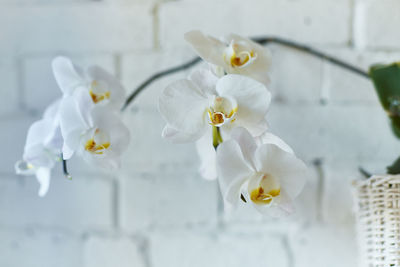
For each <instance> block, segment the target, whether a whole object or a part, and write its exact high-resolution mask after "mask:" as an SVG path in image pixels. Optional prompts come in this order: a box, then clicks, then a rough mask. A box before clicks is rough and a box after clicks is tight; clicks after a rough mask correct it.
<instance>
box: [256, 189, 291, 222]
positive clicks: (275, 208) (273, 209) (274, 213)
mask: <svg viewBox="0 0 400 267" xmlns="http://www.w3.org/2000/svg"><path fill="white" fill-rule="evenodd" d="M280 201H281V203H279V204H276V205H272V206H265V205H257V204H255V203H253V202H251V201H250V202H251V203H252V205H253V207H254V208H255V209H256V210H257V211H258V212H259V213H261V214H263V215H266V216H270V217H273V218H282V217H287V216H289V215H290V214H292V213H294V212H295V209H294V206H293V203H292V201H291V200H290V198H289V197H288V196H287V194H286V192H285V191H284V190H281V195H280Z"/></svg>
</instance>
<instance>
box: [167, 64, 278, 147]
mask: <svg viewBox="0 0 400 267" xmlns="http://www.w3.org/2000/svg"><path fill="white" fill-rule="evenodd" d="M270 101H271V94H270V93H269V91H268V90H267V88H266V87H265V86H264V85H263V84H262V83H260V82H258V81H255V80H253V79H251V78H248V77H245V76H241V75H236V74H228V75H225V76H223V77H222V78H219V79H218V78H217V77H216V76H214V75H213V74H212V73H211V72H210V71H205V70H199V71H196V72H195V73H194V74H193V75H192V76H191V78H190V79H184V80H180V81H176V82H174V83H172V84H170V85H169V86H168V87H167V88H166V89H165V90H164V92H163V94H162V95H161V97H160V100H159V110H160V113H161V115H162V116H163V117H164V119H165V120H166V122H167V126H166V127H165V128H164V131H163V137H165V138H168V139H170V140H172V141H173V142H178V143H179V142H181V143H182V142H190V141H196V140H198V139H200V138H201V137H202V136H203V135H204V134H205V132H206V130H207V129H209V127H212V126H215V127H219V128H220V129H221V130H222V131H223V132H229V131H230V130H231V129H233V128H234V127H237V126H242V127H244V128H246V129H247V130H249V131H250V132H251V133H252V134H253V135H255V136H257V135H260V134H262V133H264V132H265V131H266V129H267V123H266V120H265V115H266V113H267V110H268V107H269V104H270Z"/></svg>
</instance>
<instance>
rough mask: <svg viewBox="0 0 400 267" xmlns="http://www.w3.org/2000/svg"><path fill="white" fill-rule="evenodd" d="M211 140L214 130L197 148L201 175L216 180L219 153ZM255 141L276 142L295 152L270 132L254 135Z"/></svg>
mask: <svg viewBox="0 0 400 267" xmlns="http://www.w3.org/2000/svg"><path fill="white" fill-rule="evenodd" d="M222 139H223V140H224V141H228V140H229V139H230V136H229V135H224V136H223V137H222ZM210 140H212V132H211V131H207V133H206V134H205V135H204V136H203V137H202V138H200V139H199V140H197V141H196V150H197V154H198V155H199V159H200V168H199V172H200V175H201V176H202V177H203V178H204V179H207V180H214V179H216V178H217V162H216V160H217V159H216V157H217V153H216V151H215V148H214V146H213V145H212V143H211V142H210ZM254 141H255V142H256V144H257V145H262V144H274V145H276V146H278V147H280V148H281V149H283V150H285V151H286V152H288V153H293V150H292V148H291V147H290V146H289V145H288V144H286V143H285V142H284V141H283V140H282V139H280V138H279V137H278V136H276V135H274V134H272V133H270V132H265V133H263V134H262V135H261V136H257V137H254Z"/></svg>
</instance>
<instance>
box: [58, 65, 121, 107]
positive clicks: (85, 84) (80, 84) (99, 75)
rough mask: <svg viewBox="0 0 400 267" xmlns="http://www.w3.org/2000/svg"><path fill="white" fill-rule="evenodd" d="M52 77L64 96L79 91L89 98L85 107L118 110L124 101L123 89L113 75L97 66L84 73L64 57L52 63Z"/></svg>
mask: <svg viewBox="0 0 400 267" xmlns="http://www.w3.org/2000/svg"><path fill="white" fill-rule="evenodd" d="M52 66H53V73H54V77H55V79H56V81H57V83H58V86H59V87H60V89H61V91H62V92H63V94H64V95H65V96H71V95H74V94H75V93H76V91H77V90H81V91H83V92H85V93H86V94H88V95H89V96H90V98H88V99H89V101H88V103H86V104H85V105H92V106H93V105H100V106H104V105H107V106H109V107H111V108H114V109H115V110H119V109H120V108H121V107H122V104H123V102H124V100H125V89H124V87H123V86H122V85H121V83H120V82H119V81H118V79H116V78H115V77H114V76H113V75H111V74H109V73H108V72H107V71H105V70H104V69H102V68H101V67H99V66H90V67H89V68H88V69H87V70H86V71H85V72H84V71H82V70H81V69H80V68H79V67H78V66H74V65H73V63H72V62H71V60H70V59H68V58H66V57H56V58H55V59H54V60H53V62H52Z"/></svg>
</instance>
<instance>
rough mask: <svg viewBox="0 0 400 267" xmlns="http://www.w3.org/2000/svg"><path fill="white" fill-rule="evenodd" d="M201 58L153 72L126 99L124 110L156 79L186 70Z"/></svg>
mask: <svg viewBox="0 0 400 267" xmlns="http://www.w3.org/2000/svg"><path fill="white" fill-rule="evenodd" d="M200 60H201V58H199V57H196V58H194V59H192V60H190V61H189V62H186V63H184V64H182V65H179V66H177V67H174V68H170V69H167V70H164V71H160V72H157V73H156V74H153V75H152V76H151V77H150V78H148V79H147V80H146V81H144V82H143V83H142V84H141V85H139V86H138V87H137V88H136V89H135V90H134V91H133V92H132V93H131V94H130V95H129V96H128V98H127V99H126V101H125V104H124V106H123V107H122V111H124V110H125V109H126V108H127V107H128V105H129V104H130V103H131V102H132V101H133V100H134V99H135V98H136V97H137V96H138V95H139V94H140V92H142V91H143V90H144V89H145V88H146V87H147V86H148V85H150V84H151V83H152V82H154V81H155V80H158V79H160V78H162V77H164V76H166V75H169V74H172V73H175V72H178V71H182V70H185V69H187V68H190V67H191V66H193V65H195V64H197V63H198V62H200Z"/></svg>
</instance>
